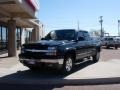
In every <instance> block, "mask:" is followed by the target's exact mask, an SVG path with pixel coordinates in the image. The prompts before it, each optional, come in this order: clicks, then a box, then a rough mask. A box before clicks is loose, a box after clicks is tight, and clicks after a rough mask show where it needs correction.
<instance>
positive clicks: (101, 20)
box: [99, 16, 104, 37]
mask: <svg viewBox="0 0 120 90" xmlns="http://www.w3.org/2000/svg"><path fill="white" fill-rule="evenodd" d="M102 18H103V16H100V20H99V22H100V25H101V37H103V36H104V35H103V27H102V24H103V19H102Z"/></svg>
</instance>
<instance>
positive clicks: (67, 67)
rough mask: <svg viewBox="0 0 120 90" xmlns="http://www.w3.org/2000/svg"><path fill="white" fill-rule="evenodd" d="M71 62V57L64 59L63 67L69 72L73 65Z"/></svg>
mask: <svg viewBox="0 0 120 90" xmlns="http://www.w3.org/2000/svg"><path fill="white" fill-rule="evenodd" d="M72 63H73V62H72V59H71V58H68V59H67V60H66V66H65V68H66V71H67V72H70V71H71V69H72V66H73V64H72Z"/></svg>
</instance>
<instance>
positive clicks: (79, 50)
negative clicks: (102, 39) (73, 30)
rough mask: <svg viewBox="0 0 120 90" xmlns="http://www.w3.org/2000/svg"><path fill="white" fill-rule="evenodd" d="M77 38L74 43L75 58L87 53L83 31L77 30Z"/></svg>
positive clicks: (82, 56) (84, 55)
mask: <svg viewBox="0 0 120 90" xmlns="http://www.w3.org/2000/svg"><path fill="white" fill-rule="evenodd" d="M77 38H78V42H77V43H76V59H81V58H84V57H86V54H87V47H86V40H85V37H84V33H83V31H79V32H78V35H77Z"/></svg>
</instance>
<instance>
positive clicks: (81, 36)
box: [78, 32, 85, 41]
mask: <svg viewBox="0 0 120 90" xmlns="http://www.w3.org/2000/svg"><path fill="white" fill-rule="evenodd" d="M78 40H79V41H84V40H85V38H84V34H83V32H78Z"/></svg>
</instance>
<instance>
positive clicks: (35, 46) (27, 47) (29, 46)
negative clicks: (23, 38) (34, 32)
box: [25, 44, 48, 50]
mask: <svg viewBox="0 0 120 90" xmlns="http://www.w3.org/2000/svg"><path fill="white" fill-rule="evenodd" d="M47 48H48V46H47V45H41V44H30V45H25V49H36V50H46V49H47Z"/></svg>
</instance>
